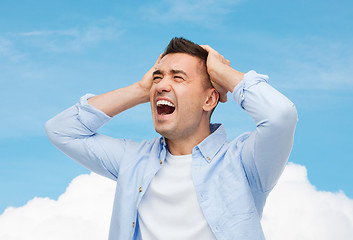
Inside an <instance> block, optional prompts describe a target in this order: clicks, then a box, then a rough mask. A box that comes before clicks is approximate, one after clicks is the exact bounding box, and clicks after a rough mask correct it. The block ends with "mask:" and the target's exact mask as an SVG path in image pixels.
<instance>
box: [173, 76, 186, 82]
mask: <svg viewBox="0 0 353 240" xmlns="http://www.w3.org/2000/svg"><path fill="white" fill-rule="evenodd" d="M174 78H177V79H178V80H179V81H182V80H184V78H183V77H181V76H174Z"/></svg>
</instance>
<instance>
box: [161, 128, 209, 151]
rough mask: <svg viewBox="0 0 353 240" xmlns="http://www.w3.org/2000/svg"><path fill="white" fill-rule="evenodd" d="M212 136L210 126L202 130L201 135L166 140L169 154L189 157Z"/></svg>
mask: <svg viewBox="0 0 353 240" xmlns="http://www.w3.org/2000/svg"><path fill="white" fill-rule="evenodd" d="M210 134H211V131H210V125H209V124H208V125H207V127H205V128H204V129H201V131H199V133H197V134H193V135H190V136H187V137H185V136H183V137H180V138H177V139H168V138H167V139H166V141H167V145H168V149H169V152H170V153H171V154H172V155H187V154H191V153H192V149H193V148H194V147H195V146H196V145H198V144H199V143H201V142H202V141H203V140H204V139H205V138H206V137H208V136H209V135H210Z"/></svg>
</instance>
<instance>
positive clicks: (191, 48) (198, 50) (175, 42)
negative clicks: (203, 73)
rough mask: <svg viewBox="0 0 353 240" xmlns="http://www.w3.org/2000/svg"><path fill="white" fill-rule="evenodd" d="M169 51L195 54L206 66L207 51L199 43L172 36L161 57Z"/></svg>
mask: <svg viewBox="0 0 353 240" xmlns="http://www.w3.org/2000/svg"><path fill="white" fill-rule="evenodd" d="M169 53H186V54H189V55H191V56H195V57H198V58H200V59H201V60H203V61H204V63H205V66H206V61H207V56H208V52H207V51H206V50H205V49H203V48H202V47H200V45H198V44H195V43H193V42H191V41H190V40H187V39H185V38H182V37H180V38H178V37H174V38H173V39H172V40H171V41H170V42H169V44H168V46H167V47H166V49H165V51H164V53H163V55H162V57H164V56H165V55H167V54H169Z"/></svg>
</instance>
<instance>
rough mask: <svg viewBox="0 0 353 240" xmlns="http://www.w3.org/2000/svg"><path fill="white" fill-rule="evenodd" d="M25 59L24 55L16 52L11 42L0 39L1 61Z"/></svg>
mask: <svg viewBox="0 0 353 240" xmlns="http://www.w3.org/2000/svg"><path fill="white" fill-rule="evenodd" d="M23 57H24V55H23V54H20V53H19V52H18V51H16V49H15V48H14V46H13V43H12V42H11V41H10V40H8V39H4V38H2V37H0V60H1V58H5V59H6V60H10V61H18V60H21V59H22V58H23Z"/></svg>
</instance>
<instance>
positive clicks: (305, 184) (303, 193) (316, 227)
mask: <svg viewBox="0 0 353 240" xmlns="http://www.w3.org/2000/svg"><path fill="white" fill-rule="evenodd" d="M262 224H263V228H264V231H265V235H266V236H267V238H268V239H270V240H281V239H286V240H298V239H300V240H312V239H320V240H332V239H337V240H349V239H352V236H353V200H352V199H349V198H348V197H347V196H346V195H345V194H344V193H343V192H338V193H332V192H323V191H317V190H316V189H315V187H314V186H313V185H311V184H310V183H309V181H308V178H307V171H306V168H305V167H304V166H300V165H296V164H293V163H290V164H289V165H288V166H287V168H286V169H285V172H284V173H283V175H282V177H281V179H280V181H279V183H278V185H277V186H276V187H275V189H274V190H273V191H272V193H271V194H270V196H269V198H268V200H267V204H266V206H265V209H264V217H263V219H262Z"/></svg>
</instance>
